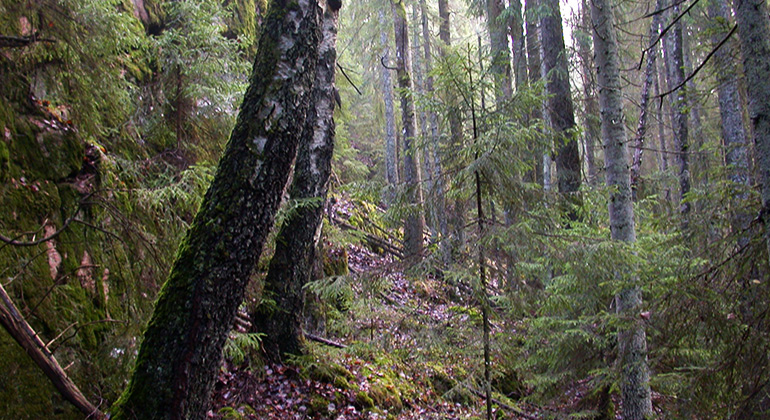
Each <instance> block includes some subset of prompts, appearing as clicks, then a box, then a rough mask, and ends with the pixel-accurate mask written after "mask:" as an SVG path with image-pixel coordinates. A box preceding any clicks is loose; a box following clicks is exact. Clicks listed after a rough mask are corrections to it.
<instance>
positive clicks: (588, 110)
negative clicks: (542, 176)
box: [577, 0, 601, 186]
mask: <svg viewBox="0 0 770 420" xmlns="http://www.w3.org/2000/svg"><path fill="white" fill-rule="evenodd" d="M581 6H582V8H581V19H582V25H581V26H582V28H581V31H580V32H579V33H578V34H577V44H578V55H579V57H580V64H581V67H582V74H581V76H582V77H583V100H584V108H583V119H584V124H585V159H586V166H587V169H588V184H589V185H591V186H595V185H596V182H597V181H598V178H599V168H598V164H597V162H596V154H595V149H596V144H597V143H598V142H599V141H601V140H600V139H601V119H600V118H599V101H598V99H597V97H596V80H595V78H594V59H593V51H591V33H592V31H593V30H592V29H591V28H592V25H591V9H590V7H589V6H588V3H587V1H586V0H583V1H582V4H581Z"/></svg>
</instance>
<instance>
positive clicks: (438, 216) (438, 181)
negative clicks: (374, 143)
mask: <svg viewBox="0 0 770 420" xmlns="http://www.w3.org/2000/svg"><path fill="white" fill-rule="evenodd" d="M420 12H421V18H422V38H423V50H424V51H423V52H424V54H425V55H424V65H425V74H426V75H427V77H426V79H425V89H426V91H427V92H428V95H431V96H432V95H433V93H434V92H433V75H432V74H431V72H432V71H433V61H432V56H431V47H430V42H431V37H430V29H429V27H428V12H427V5H426V4H425V0H420ZM428 124H429V126H430V146H432V153H433V154H432V156H431V157H430V158H432V159H433V189H432V190H431V199H432V202H433V208H434V213H435V222H436V225H437V228H438V232H439V238H438V239H439V249H440V250H441V260H442V261H443V263H444V264H445V265H449V263H450V261H451V247H450V244H449V227H448V225H447V213H446V212H447V210H446V194H445V191H444V188H445V187H444V179H443V175H442V170H441V168H442V165H441V157H440V156H441V155H440V154H439V148H440V145H439V135H438V116H437V115H436V112H435V111H429V112H428Z"/></svg>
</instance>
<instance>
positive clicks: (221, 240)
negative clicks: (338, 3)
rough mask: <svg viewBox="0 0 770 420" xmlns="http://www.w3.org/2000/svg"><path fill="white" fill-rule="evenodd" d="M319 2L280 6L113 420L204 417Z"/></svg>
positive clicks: (273, 7)
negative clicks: (230, 133) (227, 140)
mask: <svg viewBox="0 0 770 420" xmlns="http://www.w3.org/2000/svg"><path fill="white" fill-rule="evenodd" d="M319 19H320V8H319V6H318V3H317V2H316V1H313V0H296V1H287V0H274V1H273V2H271V3H270V11H269V12H268V14H267V18H266V21H265V25H264V30H263V33H262V36H261V38H260V45H259V50H258V55H257V59H256V61H255V64H254V70H253V72H252V75H251V79H250V86H249V88H248V89H247V91H246V94H245V97H244V100H243V104H242V105H241V109H240V113H239V116H238V121H237V123H236V125H235V128H234V129H233V132H232V135H231V136H230V140H229V142H228V143H227V146H226V148H225V152H224V155H223V156H222V159H221V160H220V162H219V166H218V168H217V173H216V175H215V177H214V181H213V182H212V184H211V186H210V187H209V190H208V191H207V192H206V195H205V197H204V199H203V202H202V204H201V207H200V210H199V211H198V214H197V215H196V216H195V220H194V221H193V224H192V226H191V228H190V230H189V231H188V233H187V236H186V237H185V239H184V240H183V242H182V244H181V245H180V247H179V251H178V254H177V259H176V261H175V263H174V266H173V268H172V269H171V274H170V275H169V278H168V280H167V281H166V283H165V285H164V286H163V288H162V290H161V292H160V295H159V298H158V302H157V304H156V306H155V312H154V313H153V315H152V318H151V320H150V323H149V325H148V327H147V330H146V331H145V333H144V340H143V342H142V344H141V347H140V349H139V354H138V357H137V361H136V367H135V369H134V373H133V376H132V378H131V382H130V383H129V385H128V388H127V389H126V391H125V392H124V393H123V395H122V396H121V398H120V400H119V401H118V402H117V403H116V405H115V407H114V409H113V412H112V418H113V419H203V418H205V417H206V410H208V408H209V402H210V395H211V390H212V386H213V383H214V379H215V377H216V372H217V370H218V369H219V366H220V363H221V360H222V347H223V346H224V343H225V340H226V338H227V334H228V332H229V331H230V328H231V327H232V325H233V319H234V317H235V313H236V311H237V309H238V306H239V305H240V304H241V302H242V301H243V297H244V292H245V288H246V285H247V283H248V281H249V277H250V275H251V273H252V271H253V269H254V266H255V264H256V262H257V259H258V258H259V255H260V253H261V252H262V246H263V244H264V242H265V238H266V237H267V234H268V232H269V231H270V228H271V227H272V225H273V219H274V216H275V212H276V211H277V210H278V206H279V204H280V202H281V196H282V195H283V192H284V190H285V188H286V184H287V181H288V178H289V173H290V171H291V165H292V164H293V162H294V158H295V156H296V151H297V146H298V144H299V139H300V136H298V135H297V134H298V133H301V132H302V128H303V126H304V123H305V115H306V113H307V108H308V104H309V103H310V95H311V92H312V85H313V80H314V78H315V70H316V62H317V60H318V48H319V38H320V28H319Z"/></svg>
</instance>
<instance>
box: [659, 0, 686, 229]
mask: <svg viewBox="0 0 770 420" xmlns="http://www.w3.org/2000/svg"><path fill="white" fill-rule="evenodd" d="M674 1H675V3H674V4H673V5H672V6H671V9H670V11H669V15H670V17H671V19H674V18H676V17H677V16H679V3H678V2H676V0H674ZM664 41H665V43H664V50H663V52H664V55H665V57H666V72H667V73H668V89H669V90H672V89H675V88H676V90H675V91H674V92H672V93H670V95H671V110H672V112H671V121H672V123H673V131H674V151H675V155H674V157H675V160H676V164H677V169H678V173H677V178H678V179H679V213H680V215H681V216H682V227H687V225H688V217H689V213H690V203H689V202H687V201H685V199H686V198H687V194H688V193H689V192H690V162H689V158H688V156H689V152H688V148H689V144H688V141H689V140H688V138H687V137H688V132H687V128H688V127H687V118H688V117H687V97H686V95H685V87H684V86H683V83H684V77H685V76H684V58H683V55H682V54H683V53H682V21H681V19H680V20H679V21H678V22H677V23H675V24H674V26H673V27H672V28H671V30H669V32H668V34H666V36H665V37H664Z"/></svg>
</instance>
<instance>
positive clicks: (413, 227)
mask: <svg viewBox="0 0 770 420" xmlns="http://www.w3.org/2000/svg"><path fill="white" fill-rule="evenodd" d="M391 5H392V9H393V28H394V32H395V37H396V69H397V70H396V72H397V75H398V76H397V77H398V87H399V88H400V89H401V93H400V96H401V123H402V124H403V126H404V127H403V137H404V144H403V156H402V158H403V159H404V186H405V188H406V197H407V202H408V203H409V205H410V207H411V208H410V209H409V210H408V212H407V215H406V218H405V220H404V254H405V256H406V259H407V260H410V261H412V262H414V261H415V260H416V259H419V258H421V256H422V252H423V243H422V241H423V230H425V217H424V215H423V211H422V204H423V199H422V186H421V176H420V167H419V164H418V161H419V159H418V157H417V153H415V150H416V149H415V145H414V141H415V135H416V131H417V127H416V125H415V120H414V114H415V111H414V101H413V100H412V96H411V94H410V92H411V91H412V90H413V86H412V78H411V76H410V72H411V67H412V57H411V53H410V51H409V33H408V25H407V22H406V9H405V8H404V3H403V0H392V2H391Z"/></svg>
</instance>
